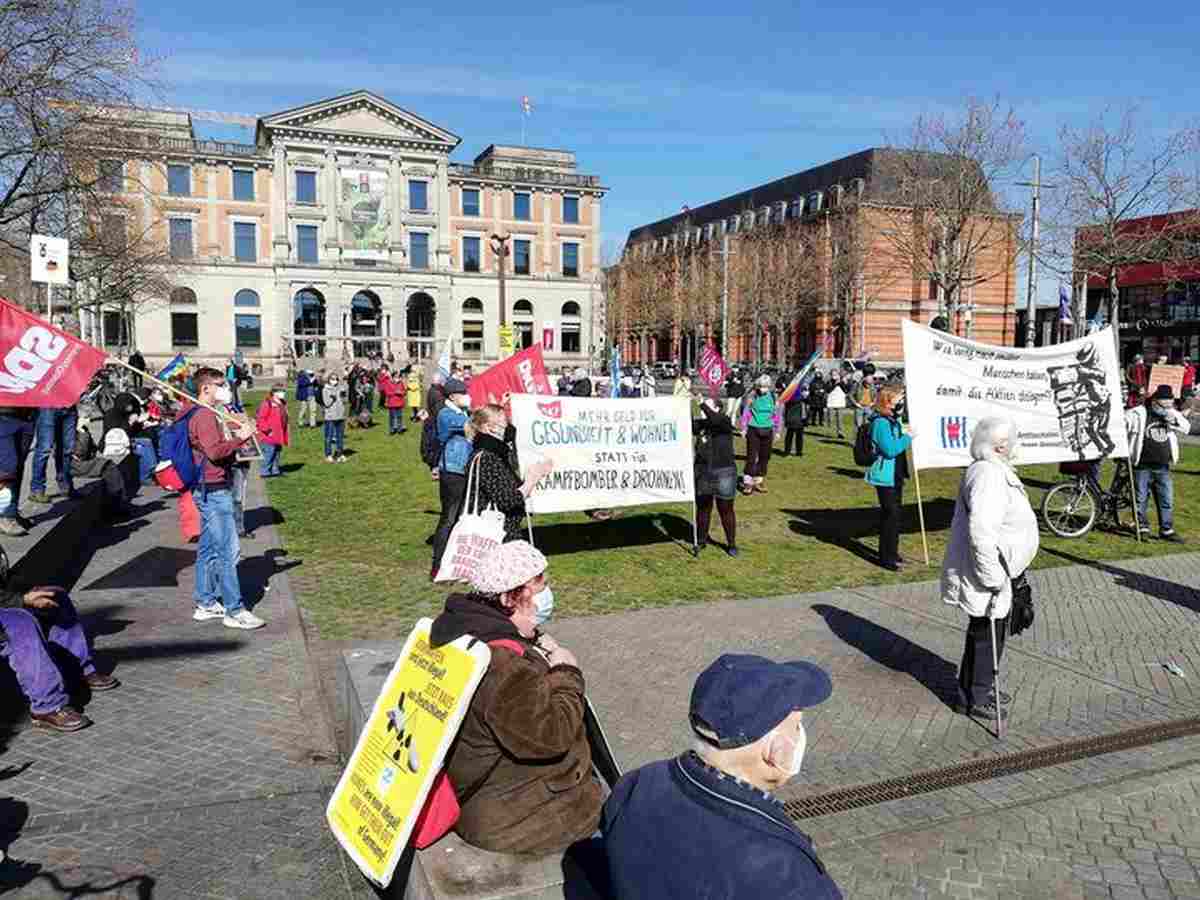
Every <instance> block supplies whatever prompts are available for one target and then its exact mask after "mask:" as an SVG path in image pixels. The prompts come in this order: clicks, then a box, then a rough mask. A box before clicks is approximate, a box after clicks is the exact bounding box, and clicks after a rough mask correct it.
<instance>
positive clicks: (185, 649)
mask: <svg viewBox="0 0 1200 900" xmlns="http://www.w3.org/2000/svg"><path fill="white" fill-rule="evenodd" d="M214 624H215V625H216V627H218V628H220V627H221V623H220V622H216V623H214ZM222 630H223V631H225V632H228V631H229V630H230V629H228V628H225V629H222ZM244 646H245V641H240V640H224V641H163V642H161V643H157V644H144V643H143V644H135V645H132V646H125V647H105V648H104V649H103V650H102V651H100V652H97V654H96V660H97V663H101V662H106V663H109V664H110V665H109V666H108V668H112V665H111V664H112V663H121V662H125V661H126V660H133V659H172V658H174V657H177V656H183V657H192V656H201V655H203V654H205V653H234V652H236V651H238V650H241V649H242V648H243V647H244ZM97 668H99V669H100V670H101V671H104V670H105V668H104V667H103V666H99V665H98V666H97Z"/></svg>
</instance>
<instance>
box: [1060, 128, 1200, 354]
mask: <svg viewBox="0 0 1200 900" xmlns="http://www.w3.org/2000/svg"><path fill="white" fill-rule="evenodd" d="M1197 147H1198V142H1197V133H1196V132H1195V131H1191V130H1182V131H1175V132H1170V133H1167V134H1162V133H1161V132H1156V131H1155V129H1153V128H1150V127H1148V126H1147V124H1146V123H1145V122H1143V121H1140V117H1139V115H1138V111H1137V110H1136V108H1132V107H1131V108H1127V109H1125V110H1123V111H1121V112H1117V113H1114V112H1111V111H1109V112H1106V113H1103V114H1101V115H1100V116H1098V117H1097V118H1096V119H1095V120H1094V121H1092V122H1091V123H1090V124H1088V125H1087V126H1084V127H1081V128H1075V127H1070V126H1064V127H1063V128H1062V129H1061V130H1060V132H1059V138H1058V158H1057V161H1056V167H1055V172H1054V176H1053V178H1054V181H1055V183H1056V189H1055V190H1054V191H1053V192H1051V194H1050V197H1049V199H1050V207H1049V215H1048V216H1047V230H1048V232H1049V235H1050V238H1051V239H1050V240H1049V241H1047V242H1046V247H1045V250H1044V253H1045V255H1046V257H1047V258H1048V260H1049V263H1050V265H1051V266H1053V267H1055V268H1057V269H1058V271H1060V272H1063V273H1068V272H1071V271H1072V270H1074V271H1073V275H1074V277H1075V280H1076V281H1077V282H1079V281H1082V282H1083V285H1086V280H1087V278H1088V277H1089V276H1098V277H1100V278H1103V279H1104V283H1105V285H1106V287H1107V294H1108V310H1107V312H1108V321H1109V322H1110V323H1111V324H1112V326H1113V340H1114V342H1116V346H1117V356H1118V358H1120V339H1119V330H1120V318H1119V312H1120V305H1119V302H1118V301H1119V297H1120V292H1119V288H1118V275H1119V273H1120V271H1121V269H1122V268H1124V267H1126V266H1134V265H1144V264H1148V263H1158V264H1161V265H1162V266H1163V273H1164V276H1165V277H1166V279H1167V280H1168V281H1170V280H1171V279H1172V277H1173V275H1172V271H1173V270H1175V269H1176V268H1179V267H1182V266H1184V265H1185V264H1186V262H1187V261H1188V260H1189V259H1191V260H1193V261H1194V260H1195V258H1196V257H1197V255H1200V254H1198V252H1197V236H1198V235H1200V214H1198V213H1197V212H1196V210H1195V209H1194V208H1193V209H1191V210H1190V211H1189V212H1184V213H1183V214H1182V215H1178V216H1172V217H1170V218H1165V219H1158V220H1154V221H1152V222H1150V223H1140V224H1139V223H1131V220H1134V219H1143V218H1146V217H1149V216H1161V215H1162V214H1164V213H1168V212H1181V211H1184V210H1187V209H1188V208H1189V207H1195V205H1196V204H1197V202H1198V199H1200V198H1198V197H1197V184H1196V177H1195V173H1194V172H1189V171H1188V169H1189V166H1190V165H1191V164H1192V154H1193V153H1194V152H1196V150H1197Z"/></svg>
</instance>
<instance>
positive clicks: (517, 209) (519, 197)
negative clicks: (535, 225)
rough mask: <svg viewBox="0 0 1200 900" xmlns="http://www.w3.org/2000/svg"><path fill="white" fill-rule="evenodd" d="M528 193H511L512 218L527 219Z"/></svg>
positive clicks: (526, 220)
mask: <svg viewBox="0 0 1200 900" xmlns="http://www.w3.org/2000/svg"><path fill="white" fill-rule="evenodd" d="M529 207H530V204H529V195H528V194H513V218H514V219H517V220H518V221H521V222H528V221H529Z"/></svg>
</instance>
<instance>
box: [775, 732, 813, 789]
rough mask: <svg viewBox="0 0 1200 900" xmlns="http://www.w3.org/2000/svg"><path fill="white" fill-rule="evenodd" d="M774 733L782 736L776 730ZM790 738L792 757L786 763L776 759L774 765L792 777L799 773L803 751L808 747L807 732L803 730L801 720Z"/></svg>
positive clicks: (802, 761)
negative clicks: (795, 732)
mask: <svg viewBox="0 0 1200 900" xmlns="http://www.w3.org/2000/svg"><path fill="white" fill-rule="evenodd" d="M776 735H777V736H780V737H782V735H781V734H780V733H779V732H778V731H777V732H776ZM790 740H791V741H792V742H793V749H792V758H791V759H790V760H788V761H787V762H786V763H781V762H780V761H779V760H776V765H778V766H779V768H781V769H783V771H785V772H787V774H788V775H791V776H793V777H794V776H796V775H799V774H800V766H801V765H803V763H804V751H805V749H807V747H808V732H807V731H805V730H804V723H803V722H801V723H800V725H799V728H798V729H797V734H796V735H795V736H793V737H791V738H790Z"/></svg>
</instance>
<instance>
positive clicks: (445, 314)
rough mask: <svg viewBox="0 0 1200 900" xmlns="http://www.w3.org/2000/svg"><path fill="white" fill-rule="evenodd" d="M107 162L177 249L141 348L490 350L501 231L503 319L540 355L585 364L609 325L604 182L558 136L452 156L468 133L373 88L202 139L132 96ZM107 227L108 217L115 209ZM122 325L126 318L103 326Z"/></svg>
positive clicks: (461, 354) (133, 203)
mask: <svg viewBox="0 0 1200 900" xmlns="http://www.w3.org/2000/svg"><path fill="white" fill-rule="evenodd" d="M134 118H135V119H136V121H132V120H131V122H130V124H129V127H128V128H125V129H123V132H124V133H123V135H122V137H121V140H119V141H114V142H113V144H114V146H122V145H128V142H129V136H130V135H131V134H132V133H134V132H136V133H137V134H139V135H140V139H139V141H138V142H137V143H138V144H139V147H141V148H143V149H142V150H140V151H139V152H131V153H129V154H127V155H122V154H121V153H119V152H117V153H114V155H113V158H112V159H111V160H103V161H102V162H101V177H102V181H103V187H105V188H106V189H107V190H108V191H109V192H111V194H112V202H113V205H112V210H113V213H114V214H115V215H119V216H124V217H125V221H124V222H123V223H121V224H123V226H124V227H125V228H126V229H127V230H130V229H132V230H135V231H136V230H140V229H147V228H148V229H152V230H154V232H155V233H156V234H157V236H158V237H159V238H160V239H161V240H162V241H163V242H164V246H169V247H170V251H171V256H172V257H174V258H177V259H178V260H179V261H180V269H179V276H178V279H177V280H178V286H177V287H176V289H175V290H174V291H172V292H171V294H170V296H169V297H166V298H156V299H155V300H154V301H152V302H147V303H141V304H139V305H138V306H137V313H136V317H135V323H134V335H133V341H135V342H136V344H137V345H138V347H139V349H141V350H142V352H143V353H144V354H145V356H146V357H147V359H148V360H149V361H150V362H151V363H155V362H158V361H163V360H166V359H169V358H170V357H172V356H174V355H175V354H176V353H180V352H182V353H184V354H185V355H187V356H188V357H189V358H195V359H202V360H212V361H219V360H223V359H227V358H228V357H229V356H231V355H232V354H233V353H234V352H235V351H236V350H241V351H242V353H243V354H244V356H245V357H246V358H247V360H248V361H249V362H250V364H251V365H252V366H254V367H255V368H256V369H257V370H259V371H262V372H266V373H271V372H275V371H280V370H281V369H282V368H283V367H285V366H286V365H287V364H288V362H289V361H290V360H291V357H292V355H293V354H295V355H297V356H300V355H315V356H318V357H325V358H330V359H343V358H346V357H348V356H351V355H365V354H366V353H368V352H375V351H378V352H382V353H384V354H385V355H386V354H388V353H391V354H394V355H395V356H396V358H397V359H399V360H405V359H423V360H428V359H430V358H431V357H436V356H437V355H438V353H439V352H440V348H441V347H442V345H443V344H444V342H445V340H446V339H447V338H451V337H452V338H454V344H453V349H454V354H455V356H456V357H458V358H460V359H462V360H464V361H469V360H477V361H481V362H482V361H486V360H494V359H496V358H497V357H498V354H499V349H500V348H499V324H500V308H499V288H498V278H497V257H496V255H495V254H494V253H493V250H492V247H491V243H490V237H491V235H493V234H499V235H509V236H510V241H509V244H510V247H511V251H510V256H509V258H508V260H507V265H506V272H507V292H506V294H507V303H506V308H507V309H506V312H507V315H506V319H507V322H508V323H509V324H510V325H512V326H513V327H514V329H515V331H516V338H517V345H518V347H520V346H528V345H529V344H531V343H533V342H535V341H536V342H538V343H541V344H542V345H543V348H544V350H545V353H546V358H547V361H548V363H550V364H571V365H577V364H581V363H586V361H587V360H588V359H589V354H590V353H591V352H592V351H593V350H598V344H599V342H600V341H601V339H602V334H603V318H602V315H603V312H602V301H601V299H600V297H601V291H600V286H599V277H598V276H599V271H600V270H599V253H600V210H601V200H602V198H603V196H604V194H605V190H606V189H605V188H604V187H602V186H601V184H600V179H599V178H598V177H596V176H594V175H582V174H580V173H579V172H578V171H577V170H576V165H575V154H574V153H572V152H569V151H565V150H542V149H534V148H527V147H513V146H500V145H492V146H489V147H488V148H487V149H485V150H484V151H483V152H482V153H480V154H479V155H478V156H477V157H476V158H475V160H474V162H473V163H471V164H462V163H456V162H452V161H451V160H450V155H451V153H452V152H453V151H454V150H455V148H456V147H458V145H459V142H460V138H459V137H458V136H457V135H455V134H453V133H451V132H450V131H448V130H446V129H444V128H441V127H439V126H437V125H434V124H432V123H431V122H428V121H425V120H424V119H422V118H420V117H419V116H417V115H414V114H413V113H411V112H408V111H407V110H404V109H401V108H400V107H398V106H396V105H395V104H393V103H390V102H388V101H387V100H384V99H383V98H381V97H378V96H375V95H374V94H371V93H369V92H367V91H356V92H354V93H351V94H346V95H344V96H341V97H335V98H333V99H330V100H321V101H318V102H315V103H311V104H308V105H305V106H301V107H297V108H295V109H289V110H285V111H283V112H279V113H275V114H273V115H268V116H264V117H262V118H260V119H259V120H258V121H257V126H256V129H255V136H254V143H252V144H237V143H228V142H221V141H212V140H199V139H197V137H196V134H195V131H194V129H193V126H192V121H191V118H190V116H189V115H188V114H186V113H179V112H165V111H155V110H146V111H139V115H137V116H136V117H134ZM106 227H115V226H112V225H111V223H109V224H107V225H106ZM97 331H99V332H100V333H101V334H102V338H103V341H104V343H105V344H106V345H107V346H109V347H110V348H114V349H115V348H116V347H119V346H121V345H122V344H124V343H126V342H127V341H129V340H130V338H129V336H128V335H127V334H126V333H125V332H126V328H124V327H123V323H122V317H121V316H120V315H118V314H117V313H116V312H115V311H112V312H109V313H108V314H106V315H105V316H104V321H103V327H101V328H98V329H97Z"/></svg>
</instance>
